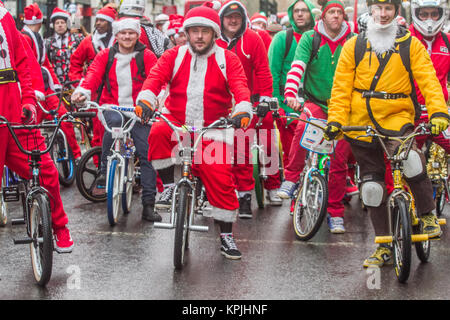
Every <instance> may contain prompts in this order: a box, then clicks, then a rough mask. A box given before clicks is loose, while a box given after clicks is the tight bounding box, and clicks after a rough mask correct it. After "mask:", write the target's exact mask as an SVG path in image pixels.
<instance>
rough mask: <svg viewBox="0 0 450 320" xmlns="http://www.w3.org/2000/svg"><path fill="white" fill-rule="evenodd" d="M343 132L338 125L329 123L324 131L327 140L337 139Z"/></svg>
mask: <svg viewBox="0 0 450 320" xmlns="http://www.w3.org/2000/svg"><path fill="white" fill-rule="evenodd" d="M340 133H341V129H339V128H338V127H336V126H334V125H332V124H329V125H327V127H326V128H325V132H324V133H323V137H324V138H325V140H328V141H331V140H334V139H336V137H337V136H338V135H339V134H340Z"/></svg>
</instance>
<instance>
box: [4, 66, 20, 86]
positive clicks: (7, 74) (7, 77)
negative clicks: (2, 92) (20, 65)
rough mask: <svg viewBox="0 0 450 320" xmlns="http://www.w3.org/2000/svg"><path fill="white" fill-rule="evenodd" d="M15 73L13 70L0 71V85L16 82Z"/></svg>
mask: <svg viewBox="0 0 450 320" xmlns="http://www.w3.org/2000/svg"><path fill="white" fill-rule="evenodd" d="M17 80H18V79H17V72H16V71H15V70H13V69H3V70H0V84H2V83H10V82H17Z"/></svg>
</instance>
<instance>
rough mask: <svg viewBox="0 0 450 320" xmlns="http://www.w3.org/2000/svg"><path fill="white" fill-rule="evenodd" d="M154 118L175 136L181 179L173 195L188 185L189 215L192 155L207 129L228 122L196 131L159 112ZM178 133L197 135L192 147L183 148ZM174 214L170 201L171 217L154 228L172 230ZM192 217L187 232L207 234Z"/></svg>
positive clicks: (192, 210)
mask: <svg viewBox="0 0 450 320" xmlns="http://www.w3.org/2000/svg"><path fill="white" fill-rule="evenodd" d="M155 117H159V118H161V119H162V120H163V121H165V122H166V123H167V124H168V125H169V127H170V128H171V129H172V130H173V132H175V135H176V137H177V140H178V146H179V148H180V149H179V151H180V155H181V163H182V168H181V179H180V180H179V181H178V182H177V183H176V185H175V189H174V195H176V194H177V192H178V189H179V187H180V186H181V185H188V186H189V188H190V195H191V199H192V201H191V208H190V209H191V211H190V212H191V213H193V212H194V210H195V205H196V201H195V186H196V183H197V181H196V179H197V178H193V175H192V170H191V169H192V164H193V158H194V154H195V152H196V150H197V147H198V144H199V143H200V142H201V141H202V137H203V135H204V134H205V133H206V132H207V131H208V130H209V129H218V128H226V127H223V126H218V125H223V124H228V121H227V120H226V119H225V118H222V119H219V120H217V121H215V122H213V123H212V124H211V125H209V126H208V127H206V128H200V129H196V128H194V127H189V126H187V125H183V126H182V127H177V126H175V125H174V124H173V123H172V122H171V121H170V120H169V119H167V118H166V117H165V116H164V115H162V114H161V113H160V112H159V111H157V112H155ZM180 132H186V133H189V134H198V136H197V137H196V138H195V141H194V143H193V145H192V144H191V145H189V146H183V143H182V141H181V137H180ZM175 214H176V201H172V208H171V215H170V220H169V223H161V222H155V223H154V226H155V228H162V229H174V228H175ZM193 223H194V215H193V214H191V215H190V216H189V225H188V228H189V230H192V231H200V232H208V230H209V227H208V226H200V225H194V224H193Z"/></svg>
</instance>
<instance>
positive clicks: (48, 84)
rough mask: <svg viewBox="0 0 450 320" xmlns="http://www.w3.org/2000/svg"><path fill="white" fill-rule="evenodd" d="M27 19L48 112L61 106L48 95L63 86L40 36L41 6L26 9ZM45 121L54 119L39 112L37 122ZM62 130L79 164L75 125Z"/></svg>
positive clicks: (62, 111) (61, 109)
mask: <svg viewBox="0 0 450 320" xmlns="http://www.w3.org/2000/svg"><path fill="white" fill-rule="evenodd" d="M24 15H25V19H24V20H23V23H24V24H25V26H24V27H23V29H22V34H24V35H25V38H26V40H27V42H28V44H29V46H30V47H31V49H32V50H33V54H34V57H35V58H36V59H37V61H38V62H39V64H40V65H41V70H42V77H43V79H44V85H45V86H44V92H43V95H40V96H39V100H41V101H44V100H45V104H44V107H45V108H46V109H47V110H53V109H56V108H57V107H58V105H59V99H58V97H57V96H51V97H48V98H45V96H46V95H50V94H52V93H55V91H56V90H59V89H61V85H60V83H59V80H58V78H57V76H56V74H55V72H54V70H53V68H52V66H51V64H50V62H49V60H48V57H47V54H46V49H45V45H44V39H42V36H41V35H40V34H39V30H40V28H41V26H42V21H43V15H42V11H41V10H40V9H39V6H38V5H37V4H36V3H33V4H31V5H29V6H27V7H25V9H24ZM65 113H67V109H66V108H65V107H64V105H63V104H61V106H60V107H59V110H58V115H59V116H61V115H63V114H65ZM44 119H52V117H51V116H50V115H47V114H44V113H43V112H42V111H39V110H38V119H37V122H38V123H40V122H41V121H42V120H44ZM61 130H62V131H64V133H65V135H66V138H67V143H68V144H69V146H70V148H71V149H72V153H73V157H74V159H75V161H76V162H77V161H78V159H79V158H80V157H81V149H80V146H79V145H78V142H77V139H76V137H75V132H74V130H73V125H72V123H70V122H64V123H62V124H61Z"/></svg>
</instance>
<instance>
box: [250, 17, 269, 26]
mask: <svg viewBox="0 0 450 320" xmlns="http://www.w3.org/2000/svg"><path fill="white" fill-rule="evenodd" d="M255 22H264V23H265V24H266V25H267V20H266V19H263V18H256V19H253V20H252V23H255Z"/></svg>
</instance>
